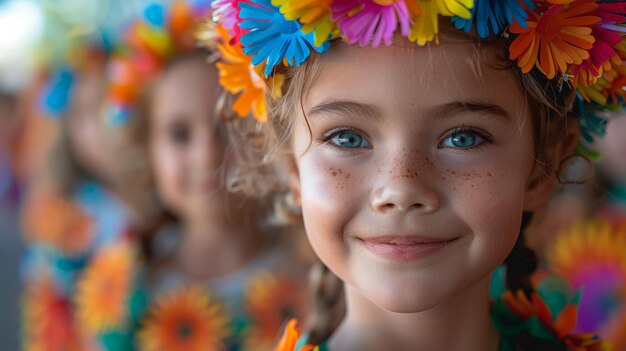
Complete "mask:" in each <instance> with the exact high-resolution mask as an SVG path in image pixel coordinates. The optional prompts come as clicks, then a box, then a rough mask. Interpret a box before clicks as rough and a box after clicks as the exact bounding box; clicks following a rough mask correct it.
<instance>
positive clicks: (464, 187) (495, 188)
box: [450, 170, 524, 247]
mask: <svg viewBox="0 0 626 351" xmlns="http://www.w3.org/2000/svg"><path fill="white" fill-rule="evenodd" d="M450 182H451V183H452V185H451V187H450V188H451V189H453V190H452V191H453V196H452V197H451V199H452V200H451V203H452V206H454V207H455V211H456V213H457V214H458V215H459V217H461V219H462V220H463V221H464V222H465V223H467V224H468V226H469V227H470V228H471V230H472V232H473V233H474V235H475V236H476V237H477V239H478V240H479V242H480V243H482V245H496V246H501V247H508V246H510V245H511V243H512V242H514V239H515V238H516V237H517V234H518V229H519V224H520V221H521V214H522V209H523V193H524V181H523V179H521V177H519V176H518V177H515V176H512V175H511V174H507V173H504V172H501V171H500V172H498V171H497V170H493V171H487V172H485V171H482V172H480V173H472V174H471V175H469V174H463V173H459V174H458V175H457V177H456V178H453V179H452V180H451V181H450Z"/></svg>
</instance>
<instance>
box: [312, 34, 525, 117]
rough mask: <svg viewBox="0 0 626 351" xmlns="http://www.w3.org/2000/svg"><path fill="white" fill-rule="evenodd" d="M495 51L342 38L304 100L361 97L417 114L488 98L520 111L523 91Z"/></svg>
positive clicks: (513, 111)
mask: <svg viewBox="0 0 626 351" xmlns="http://www.w3.org/2000/svg"><path fill="white" fill-rule="evenodd" d="M496 56H497V52H496V50H495V49H494V48H490V47H484V48H476V47H474V46H473V45H472V43H471V42H469V41H451V42H442V43H441V44H440V45H432V46H426V47H417V46H416V45H415V44H412V43H408V41H407V42H406V43H403V42H397V41H396V42H394V45H392V46H389V47H378V48H371V47H365V48H361V47H358V46H356V45H347V44H343V43H338V44H337V45H335V46H333V47H332V48H331V49H330V50H329V52H327V53H325V54H323V55H320V57H318V60H320V62H319V65H320V70H319V75H318V77H317V78H316V80H315V81H314V83H313V85H312V86H311V89H310V90H309V91H308V95H307V96H306V97H305V105H306V104H308V105H309V107H311V106H312V105H315V104H316V103H319V102H321V101H324V100H328V99H356V100H358V101H360V102H366V103H370V104H376V105H378V106H379V107H380V108H381V109H383V110H394V112H398V109H409V110H411V111H412V113H414V112H415V110H416V109H418V110H427V109H428V108H429V107H432V106H435V105H440V104H446V103H449V102H451V101H483V102H487V103H491V104H494V105H499V106H502V107H503V109H505V110H507V112H509V114H511V115H515V114H516V111H519V110H520V109H521V108H522V107H523V106H524V105H525V100H524V95H523V93H522V91H521V89H520V87H519V85H518V83H517V82H516V80H515V76H514V74H513V73H512V72H511V71H509V70H508V69H503V68H502V66H503V65H502V63H499V62H497V59H496ZM387 112H390V111H387Z"/></svg>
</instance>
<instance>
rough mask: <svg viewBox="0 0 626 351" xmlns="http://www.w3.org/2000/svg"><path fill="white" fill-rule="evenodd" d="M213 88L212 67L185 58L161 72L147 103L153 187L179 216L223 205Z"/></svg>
mask: <svg viewBox="0 0 626 351" xmlns="http://www.w3.org/2000/svg"><path fill="white" fill-rule="evenodd" d="M218 89H219V88H218V83H217V73H216V72H215V70H214V69H213V68H212V66H211V65H207V64H206V63H205V62H204V61H203V60H202V59H200V58H198V59H195V58H190V59H187V60H186V61H181V62H180V63H178V64H176V65H174V66H173V67H172V68H171V69H170V70H169V71H168V72H167V73H166V74H165V76H164V77H163V79H162V80H161V82H160V83H159V85H158V87H157V90H156V92H155V95H154V97H153V100H152V101H153V105H152V109H151V111H152V113H151V116H150V153H151V157H152V161H153V164H154V171H155V172H154V173H155V177H156V182H157V188H158V191H159V194H160V197H161V199H162V201H163V202H164V203H165V205H166V206H167V207H168V208H169V209H170V210H171V211H173V212H174V213H176V214H178V215H180V216H188V215H190V214H191V213H192V211H201V212H204V211H206V210H207V208H208V207H211V206H223V204H224V202H223V201H222V200H223V199H222V196H223V195H224V191H223V186H222V183H221V181H222V179H223V177H222V176H221V170H222V169H223V167H222V166H223V160H224V157H223V155H224V151H225V150H224V147H225V146H224V140H223V135H222V134H223V133H222V132H221V131H220V130H219V123H217V118H216V117H215V116H214V111H215V104H216V101H217V98H218V95H219V90H218ZM216 199H217V200H218V201H215V200H216Z"/></svg>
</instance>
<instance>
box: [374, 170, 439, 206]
mask: <svg viewBox="0 0 626 351" xmlns="http://www.w3.org/2000/svg"><path fill="white" fill-rule="evenodd" d="M439 204H440V199H439V196H438V194H437V192H436V191H435V190H434V189H432V188H431V187H429V186H428V185H427V184H426V183H425V182H424V180H423V179H420V178H419V176H416V177H413V178H396V179H394V178H393V177H389V179H385V181H384V182H383V183H382V185H380V186H379V187H377V188H375V189H374V190H373V192H372V196H371V207H372V209H373V210H374V211H376V212H379V213H389V212H394V211H398V212H410V211H415V212H417V213H423V214H427V213H432V212H435V211H436V210H437V209H438V208H439Z"/></svg>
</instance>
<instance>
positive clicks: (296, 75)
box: [257, 24, 574, 344]
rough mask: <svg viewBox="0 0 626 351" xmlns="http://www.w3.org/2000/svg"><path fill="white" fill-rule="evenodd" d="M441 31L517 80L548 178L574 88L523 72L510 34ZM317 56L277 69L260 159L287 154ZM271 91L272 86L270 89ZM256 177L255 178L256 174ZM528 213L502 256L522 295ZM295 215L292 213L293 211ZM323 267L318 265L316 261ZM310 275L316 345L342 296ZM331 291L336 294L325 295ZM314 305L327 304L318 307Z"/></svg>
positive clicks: (529, 259) (322, 271) (529, 262)
mask: <svg viewBox="0 0 626 351" xmlns="http://www.w3.org/2000/svg"><path fill="white" fill-rule="evenodd" d="M441 29H442V32H441V34H440V37H441V38H442V39H443V40H460V41H465V42H467V41H470V42H471V43H472V44H473V46H474V48H475V50H474V52H475V59H474V60H473V61H474V62H473V63H474V65H475V67H474V71H475V74H477V76H480V74H481V70H480V65H481V64H482V62H483V61H482V60H484V57H483V55H484V52H485V50H482V49H483V48H495V49H496V53H497V55H496V58H497V60H496V61H497V62H496V63H495V64H496V66H497V67H498V68H499V69H505V70H509V71H511V72H512V74H513V76H514V77H515V79H516V82H517V83H518V85H519V88H520V89H521V90H522V91H523V92H524V94H525V98H526V103H527V106H528V107H529V113H530V114H531V117H532V122H533V129H534V151H535V152H534V153H535V155H534V156H535V167H539V169H538V171H539V172H540V174H541V175H542V176H543V177H553V178H554V176H555V172H556V170H557V168H558V163H556V164H554V163H550V160H549V158H548V157H547V156H548V155H547V153H546V150H548V149H549V147H550V146H554V145H558V144H559V143H562V142H564V137H565V135H566V133H564V130H565V128H566V127H567V124H568V120H569V119H570V117H574V116H573V115H572V113H571V108H572V104H573V100H574V91H573V89H572V88H571V87H570V86H569V85H567V84H564V85H563V84H559V82H557V81H556V80H548V79H547V78H546V77H545V75H544V74H543V73H541V72H540V71H539V70H537V69H534V70H532V71H531V72H530V73H528V74H523V73H522V72H521V70H520V69H519V68H518V66H517V65H516V63H515V62H512V61H511V60H509V59H508V50H507V48H508V46H509V44H510V39H509V38H505V37H497V38H490V39H479V38H478V37H477V36H476V35H475V34H474V33H470V34H466V33H462V32H461V31H459V30H457V29H453V27H451V26H449V25H443V24H442V28H441ZM321 69H322V68H321V64H320V60H318V59H317V56H316V54H315V53H314V54H313V55H312V56H311V57H310V58H309V59H308V60H307V61H306V62H305V63H304V64H303V65H302V66H300V67H284V66H280V67H278V66H277V68H276V73H280V74H283V75H284V76H285V81H284V85H283V91H282V96H281V97H279V98H276V97H274V96H268V99H267V100H268V105H269V110H270V113H269V114H270V116H269V124H268V125H267V126H264V127H263V128H264V132H265V134H264V136H265V140H264V144H263V145H264V147H265V150H266V152H267V153H268V156H266V158H265V161H267V162H269V161H272V160H273V161H280V159H279V158H276V156H277V155H281V154H289V153H290V150H289V149H288V147H286V146H287V145H288V142H289V140H290V137H291V134H292V130H293V126H294V118H293V116H296V115H297V114H298V112H300V111H299V109H300V110H302V109H303V106H302V103H303V98H304V96H305V95H306V93H307V89H309V88H310V87H311V86H312V85H313V84H314V83H315V80H316V78H317V77H318V75H319V72H320V70H321ZM270 91H271V89H270ZM257 181H259V179H257ZM281 190H282V195H283V197H282V198H280V197H279V198H277V199H276V203H277V204H278V206H277V208H279V209H281V208H284V206H282V204H284V203H285V202H286V201H285V200H284V199H285V198H288V197H289V196H290V193H289V191H288V190H286V189H285V188H282V189H281ZM531 216H532V214H530V213H524V214H523V220H522V223H521V225H520V227H521V228H520V235H519V237H518V240H517V242H516V244H515V246H514V248H513V250H512V251H511V253H510V254H509V256H508V257H507V259H506V260H505V262H504V263H505V265H506V267H507V284H508V286H509V288H510V289H512V290H518V289H521V290H522V291H524V292H525V293H526V294H530V293H531V292H532V286H531V284H530V279H529V276H530V275H531V274H532V273H533V272H534V271H535V269H536V267H537V258H536V256H535V254H534V253H533V251H532V250H531V249H529V248H528V247H526V245H525V240H524V235H523V234H524V233H523V232H524V228H525V227H526V225H527V224H528V222H529V221H530V219H531ZM296 217H297V213H296ZM320 265H322V266H323V264H321V263H320ZM312 275H313V277H314V278H313V279H312V280H311V281H312V284H311V293H312V295H313V303H312V305H313V308H314V309H315V310H314V311H312V312H311V319H310V320H309V323H308V333H309V335H310V340H309V342H310V343H313V344H317V343H319V342H322V341H324V340H326V339H327V338H328V337H329V336H330V335H331V334H332V332H333V331H334V326H335V325H336V323H335V322H336V320H334V319H333V318H331V316H336V311H335V312H333V311H330V310H331V309H339V310H341V311H342V312H343V310H342V309H343V306H342V305H341V304H338V305H337V304H336V303H331V302H332V301H337V299H338V298H341V293H340V292H339V291H338V290H337V289H332V288H329V286H334V285H333V284H332V282H330V280H332V279H335V280H338V278H337V277H334V275H333V273H332V272H330V271H329V270H328V269H327V268H320V267H319V266H316V267H314V268H313V273H312ZM329 294H331V295H333V294H334V295H335V296H329ZM319 309H327V311H320V310H319Z"/></svg>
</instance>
